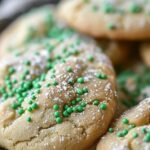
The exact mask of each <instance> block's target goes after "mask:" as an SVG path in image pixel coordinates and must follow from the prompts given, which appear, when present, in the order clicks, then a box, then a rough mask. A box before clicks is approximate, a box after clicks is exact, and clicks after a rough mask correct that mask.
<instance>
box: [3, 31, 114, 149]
mask: <svg viewBox="0 0 150 150" xmlns="http://www.w3.org/2000/svg"><path fill="white" fill-rule="evenodd" d="M64 32H67V33H66V34H64V35H65V38H61V40H60V38H58V37H57V38H45V39H44V38H41V39H40V40H38V41H33V42H31V43H29V44H28V45H26V46H23V47H22V48H21V50H19V48H18V50H14V51H13V53H12V54H11V55H7V56H5V57H4V58H3V60H1V62H0V101H1V104H0V137H1V140H0V146H2V147H3V148H6V149H11V150H20V149H22V150H26V149H28V150H41V149H43V150H47V149H57V150H62V149H65V150H75V149H81V150H82V149H86V148H88V147H89V146H91V145H92V144H93V143H94V142H95V140H96V139H97V138H99V137H100V136H101V135H102V134H104V133H105V132H106V130H107V128H108V125H109V124H110V122H111V120H112V118H113V116H114V113H115V110H116V92H115V90H116V83H115V75H114V71H113V68H112V66H111V63H110V61H109V60H108V58H107V57H106V56H105V55H104V54H103V53H102V52H101V50H100V49H99V48H98V47H97V46H96V44H95V43H94V42H93V41H92V40H91V39H89V38H86V37H82V36H80V35H78V34H70V32H69V34H68V31H64Z"/></svg>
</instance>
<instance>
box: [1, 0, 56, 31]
mask: <svg viewBox="0 0 150 150" xmlns="http://www.w3.org/2000/svg"><path fill="white" fill-rule="evenodd" d="M58 2H59V0H0V32H1V31H2V30H3V29H4V28H6V27H7V26H8V25H9V23H11V22H12V21H13V20H14V19H15V18H16V17H18V16H19V15H21V14H23V13H25V12H26V11H28V10H30V9H31V8H35V7H38V6H41V5H45V4H56V3H58Z"/></svg>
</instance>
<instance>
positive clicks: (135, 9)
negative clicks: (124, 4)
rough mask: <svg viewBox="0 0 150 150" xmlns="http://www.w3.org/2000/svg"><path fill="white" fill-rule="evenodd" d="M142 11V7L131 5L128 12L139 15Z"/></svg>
mask: <svg viewBox="0 0 150 150" xmlns="http://www.w3.org/2000/svg"><path fill="white" fill-rule="evenodd" d="M141 11H142V7H141V6H139V5H138V4H136V3H132V4H131V5H130V7H129V12H131V13H140V12H141Z"/></svg>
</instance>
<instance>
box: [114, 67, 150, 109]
mask: <svg viewBox="0 0 150 150" xmlns="http://www.w3.org/2000/svg"><path fill="white" fill-rule="evenodd" d="M143 76H144V78H143ZM149 77H150V71H149V69H148V68H146V67H143V69H142V70H141V71H140V72H139V73H136V72H134V71H131V70H127V71H123V72H121V73H120V74H119V75H118V77H117V81H118V85H119V91H121V92H122V93H124V94H125V95H126V97H125V98H123V97H122V99H121V102H122V103H123V104H124V105H125V106H127V107H132V106H135V105H137V104H138V103H139V102H140V101H141V100H143V99H144V98H146V97H148V93H146V92H144V89H146V88H147V87H149V86H150V78H149ZM128 82H131V83H128ZM128 84H129V85H128ZM129 86H130V87H134V88H133V89H132V90H131V89H130V88H129ZM126 98H128V100H126Z"/></svg>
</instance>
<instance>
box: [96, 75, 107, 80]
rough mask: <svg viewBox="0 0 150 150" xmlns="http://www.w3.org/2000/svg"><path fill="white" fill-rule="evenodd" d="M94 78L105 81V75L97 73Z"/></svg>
mask: <svg viewBox="0 0 150 150" xmlns="http://www.w3.org/2000/svg"><path fill="white" fill-rule="evenodd" d="M96 77H97V78H99V79H103V80H105V79H107V75H105V74H102V73H97V74H96Z"/></svg>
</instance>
